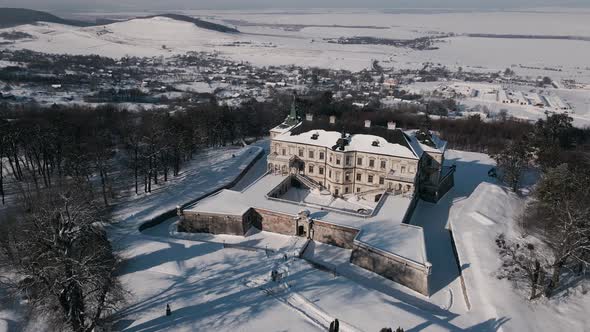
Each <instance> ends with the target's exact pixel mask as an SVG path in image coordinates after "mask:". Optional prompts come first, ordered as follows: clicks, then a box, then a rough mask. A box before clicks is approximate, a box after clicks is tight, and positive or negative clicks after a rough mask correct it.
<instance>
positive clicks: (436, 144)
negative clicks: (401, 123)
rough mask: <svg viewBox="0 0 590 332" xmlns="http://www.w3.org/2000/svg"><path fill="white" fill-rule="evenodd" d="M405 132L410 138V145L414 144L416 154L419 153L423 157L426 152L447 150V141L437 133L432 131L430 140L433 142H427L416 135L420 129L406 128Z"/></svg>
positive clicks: (443, 151) (441, 152)
mask: <svg viewBox="0 0 590 332" xmlns="http://www.w3.org/2000/svg"><path fill="white" fill-rule="evenodd" d="M404 133H405V134H406V135H407V136H408V137H409V138H410V140H409V142H410V145H411V146H412V149H413V150H414V152H415V153H416V155H418V156H419V157H421V156H422V153H424V152H427V153H440V154H444V153H445V150H446V149H447V141H444V140H442V139H441V138H440V137H438V135H436V134H433V133H430V142H431V143H432V144H426V143H424V142H421V141H420V140H419V139H418V138H417V137H416V133H418V130H416V129H412V130H406V131H405V132H404Z"/></svg>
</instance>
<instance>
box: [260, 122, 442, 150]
mask: <svg viewBox="0 0 590 332" xmlns="http://www.w3.org/2000/svg"><path fill="white" fill-rule="evenodd" d="M271 131H273V132H275V133H277V134H278V135H277V136H275V137H274V140H277V141H281V142H288V143H299V144H307V145H315V146H320V147H326V148H329V149H332V150H334V151H342V152H350V151H357V152H367V153H374V154H381V155H388V156H396V157H402V158H408V159H419V158H420V157H421V156H422V154H423V153H424V152H427V153H440V154H444V152H445V150H446V146H447V142H446V141H444V140H442V139H440V138H439V137H438V136H437V135H436V134H434V133H432V132H429V131H426V132H425V131H422V130H416V129H413V130H405V131H404V130H402V129H400V128H395V124H393V123H389V124H388V126H387V127H384V126H377V125H371V123H370V122H367V121H366V122H365V123H364V124H363V123H361V124H350V123H348V124H339V123H338V122H337V121H330V120H328V119H318V120H313V121H309V120H306V121H302V122H299V123H298V124H296V125H287V124H285V123H282V124H281V125H279V126H277V127H275V128H274V129H272V130H271Z"/></svg>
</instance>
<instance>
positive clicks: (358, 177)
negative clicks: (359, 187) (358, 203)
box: [356, 173, 363, 181]
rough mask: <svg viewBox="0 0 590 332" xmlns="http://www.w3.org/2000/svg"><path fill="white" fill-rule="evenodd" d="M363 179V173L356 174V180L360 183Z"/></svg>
mask: <svg viewBox="0 0 590 332" xmlns="http://www.w3.org/2000/svg"><path fill="white" fill-rule="evenodd" d="M362 178H363V175H362V174H361V173H357V174H356V180H357V181H360V180H361V179H362Z"/></svg>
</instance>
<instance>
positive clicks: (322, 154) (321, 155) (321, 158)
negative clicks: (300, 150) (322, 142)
mask: <svg viewBox="0 0 590 332" xmlns="http://www.w3.org/2000/svg"><path fill="white" fill-rule="evenodd" d="M320 160H324V153H323V152H320Z"/></svg>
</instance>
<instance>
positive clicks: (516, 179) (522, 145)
mask: <svg viewBox="0 0 590 332" xmlns="http://www.w3.org/2000/svg"><path fill="white" fill-rule="evenodd" d="M492 157H493V158H494V159H495V160H496V163H497V165H498V168H499V169H500V170H501V171H502V179H503V181H504V182H505V183H506V184H507V185H508V186H510V188H511V189H512V191H514V192H516V191H517V190H518V188H519V186H520V181H521V178H522V174H523V172H524V171H525V170H526V169H527V167H528V166H529V164H530V163H531V161H532V160H533V150H532V147H531V145H530V144H529V141H528V140H527V139H526V137H523V138H522V139H519V140H516V141H512V142H510V143H509V144H507V145H506V148H504V149H503V150H502V151H500V152H499V153H497V154H495V155H493V156H492Z"/></svg>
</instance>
